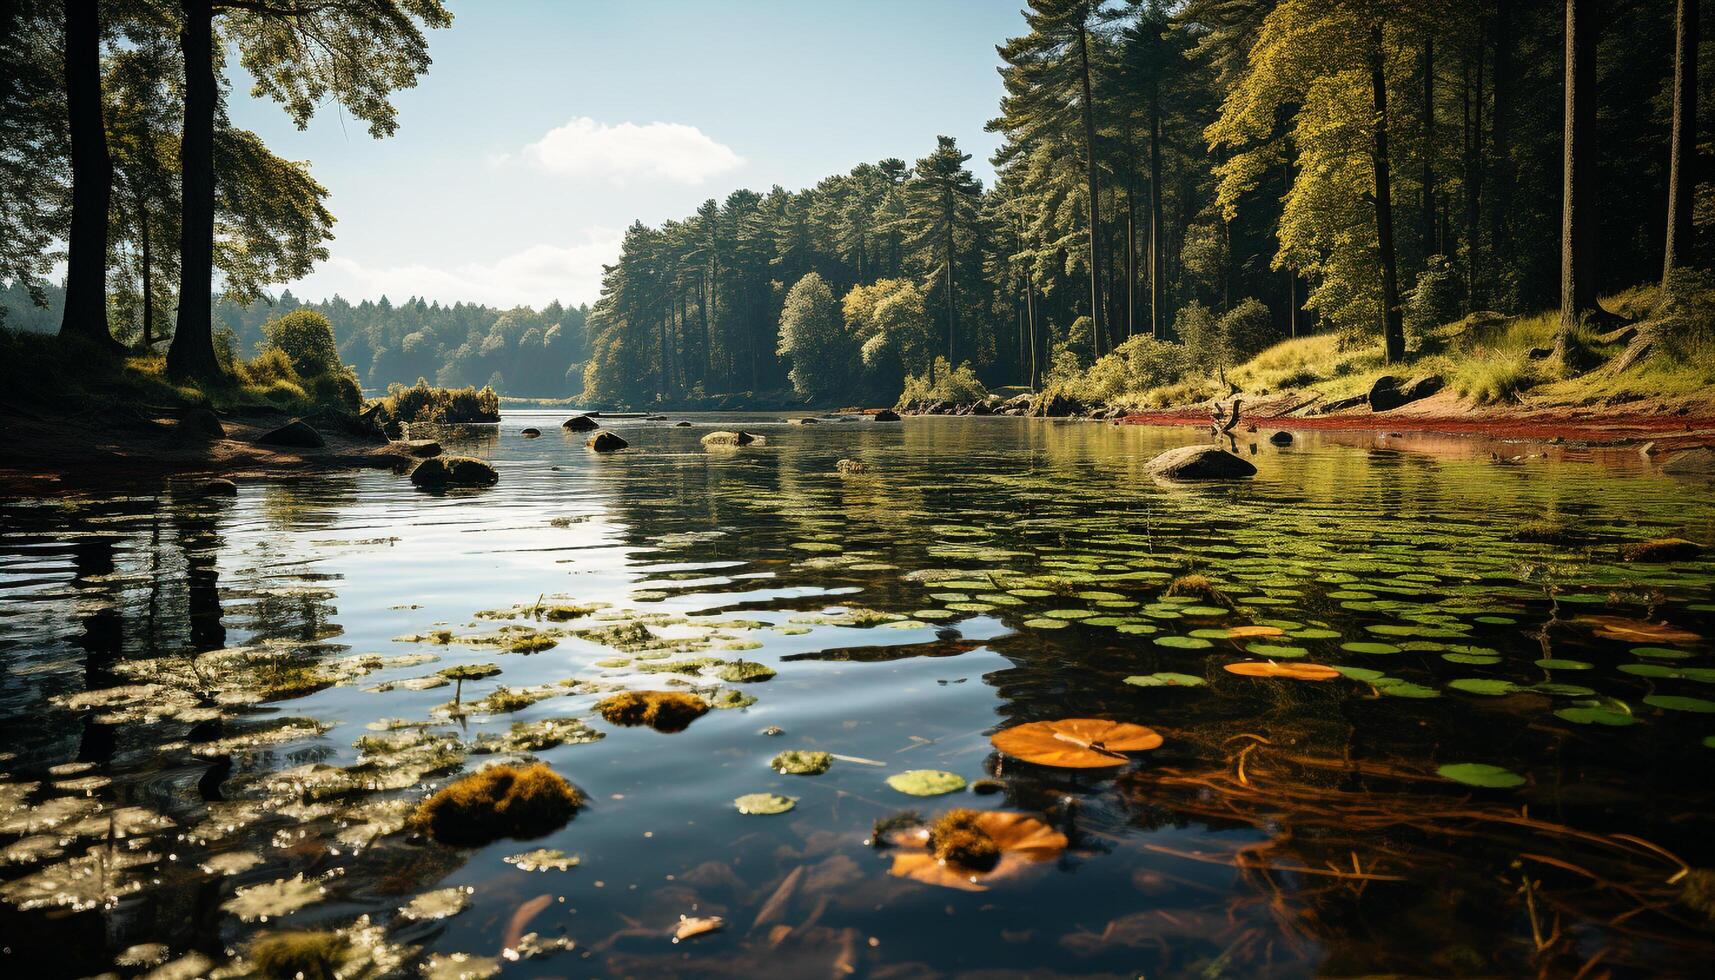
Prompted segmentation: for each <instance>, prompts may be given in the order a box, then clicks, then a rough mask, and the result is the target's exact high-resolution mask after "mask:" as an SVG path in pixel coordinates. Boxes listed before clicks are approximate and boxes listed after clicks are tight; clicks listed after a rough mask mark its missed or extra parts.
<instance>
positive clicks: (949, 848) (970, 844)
mask: <svg viewBox="0 0 1715 980" xmlns="http://www.w3.org/2000/svg"><path fill="white" fill-rule="evenodd" d="M977 817H978V813H977V811H975V810H949V811H947V812H946V813H944V814H942V815H941V816H940V817H939V818H937V819H936V820H935V822H934V823H932V824H930V825H929V850H930V851H931V852H932V853H933V854H934V855H935V859H936V860H938V861H940V862H942V863H943V864H952V865H957V866H958V867H960V868H965V869H969V870H971V871H991V870H993V869H994V866H995V865H996V864H997V863H998V862H999V861H1000V845H999V844H998V843H996V842H995V839H994V838H993V837H990V836H989V833H988V831H987V830H985V829H983V826H982V824H981V823H979V822H978V820H977Z"/></svg>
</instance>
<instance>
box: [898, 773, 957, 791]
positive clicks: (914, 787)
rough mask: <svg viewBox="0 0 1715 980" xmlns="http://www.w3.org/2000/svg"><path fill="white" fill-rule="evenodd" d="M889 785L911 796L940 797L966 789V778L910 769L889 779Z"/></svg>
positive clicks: (951, 774) (953, 774) (954, 774)
mask: <svg viewBox="0 0 1715 980" xmlns="http://www.w3.org/2000/svg"><path fill="white" fill-rule="evenodd" d="M887 785H889V786H891V787H893V788H894V789H896V790H898V791H899V792H901V793H905V794H908V795H910V796H940V795H941V794H943V793H957V792H958V791H959V790H962V789H964V788H965V777H963V776H961V775H959V774H958V773H954V772H942V771H941V770H938V769H910V770H907V771H905V772H900V773H894V774H893V775H891V776H889V777H887Z"/></svg>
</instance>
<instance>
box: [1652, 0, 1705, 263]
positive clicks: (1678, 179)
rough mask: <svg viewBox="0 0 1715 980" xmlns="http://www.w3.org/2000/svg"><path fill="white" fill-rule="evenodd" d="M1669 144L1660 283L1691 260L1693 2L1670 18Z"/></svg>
mask: <svg viewBox="0 0 1715 980" xmlns="http://www.w3.org/2000/svg"><path fill="white" fill-rule="evenodd" d="M1674 38H1675V44H1674V57H1673V142H1672V151H1671V155H1670V156H1669V158H1668V176H1667V248H1666V251H1665V253H1664V254H1663V258H1662V266H1661V277H1662V284H1663V285H1666V283H1667V277H1668V276H1669V275H1671V274H1672V273H1673V270H1674V268H1675V267H1676V266H1680V265H1684V264H1687V262H1688V261H1689V259H1690V258H1691V246H1692V241H1693V239H1692V235H1693V232H1692V225H1691V205H1692V199H1693V197H1694V196H1695V191H1696V188H1697V0H1679V7H1678V13H1677V15H1676V16H1675V18H1674Z"/></svg>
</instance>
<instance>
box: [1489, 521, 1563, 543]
mask: <svg viewBox="0 0 1715 980" xmlns="http://www.w3.org/2000/svg"><path fill="white" fill-rule="evenodd" d="M1506 537H1507V540H1508V541H1518V542H1521V543H1523V544H1571V543H1572V541H1573V534H1572V529H1571V528H1570V527H1568V526H1567V525H1566V524H1564V523H1562V522H1560V521H1557V520H1553V519H1549V518H1544V519H1542V520H1536V521H1525V522H1524V523H1523V524H1520V525H1518V526H1517V527H1514V528H1513V529H1512V531H1511V532H1509V533H1508V534H1507V535H1506Z"/></svg>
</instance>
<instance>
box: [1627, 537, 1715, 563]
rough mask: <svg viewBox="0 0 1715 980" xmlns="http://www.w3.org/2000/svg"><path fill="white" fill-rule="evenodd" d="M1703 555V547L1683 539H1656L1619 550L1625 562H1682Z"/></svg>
mask: <svg viewBox="0 0 1715 980" xmlns="http://www.w3.org/2000/svg"><path fill="white" fill-rule="evenodd" d="M1702 553H1703V546H1702V545H1700V544H1698V543H1697V542H1695V541H1687V540H1685V539H1684V538H1656V539H1655V540H1653V541H1640V542H1638V543H1637V544H1629V545H1626V546H1625V547H1623V548H1621V549H1620V555H1621V557H1623V558H1625V559H1626V560H1627V561H1644V562H1655V561H1683V560H1685V559H1687V558H1696V557H1697V556H1698V555H1700V554H1702Z"/></svg>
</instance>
